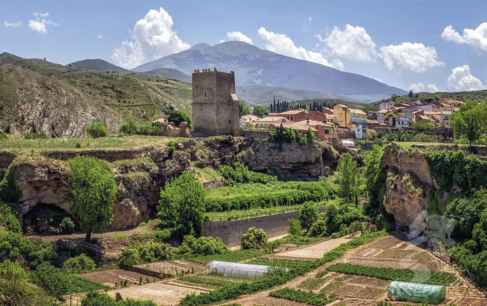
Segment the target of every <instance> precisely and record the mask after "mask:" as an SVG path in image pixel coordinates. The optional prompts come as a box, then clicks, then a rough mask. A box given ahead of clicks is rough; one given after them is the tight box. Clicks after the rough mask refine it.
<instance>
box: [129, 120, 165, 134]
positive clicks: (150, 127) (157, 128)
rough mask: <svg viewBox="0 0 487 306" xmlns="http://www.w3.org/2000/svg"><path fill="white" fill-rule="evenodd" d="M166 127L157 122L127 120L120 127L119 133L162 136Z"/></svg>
mask: <svg viewBox="0 0 487 306" xmlns="http://www.w3.org/2000/svg"><path fill="white" fill-rule="evenodd" d="M165 132H166V127H165V126H164V125H162V124H161V123H159V122H135V121H132V120H128V121H126V122H124V123H123V124H122V126H121V127H120V133H122V134H125V135H152V136H162V135H164V134H165Z"/></svg>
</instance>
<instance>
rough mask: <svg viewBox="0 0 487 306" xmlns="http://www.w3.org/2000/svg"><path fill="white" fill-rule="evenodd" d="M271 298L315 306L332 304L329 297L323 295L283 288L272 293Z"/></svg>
mask: <svg viewBox="0 0 487 306" xmlns="http://www.w3.org/2000/svg"><path fill="white" fill-rule="evenodd" d="M270 296H272V297H275V298H278V299H285V300H290V301H293V302H298V303H303V304H307V305H314V306H322V305H326V304H328V303H330V300H329V299H328V297H327V296H325V295H323V294H317V293H313V292H309V291H303V290H296V289H290V288H283V289H279V290H277V291H274V292H271V293H270Z"/></svg>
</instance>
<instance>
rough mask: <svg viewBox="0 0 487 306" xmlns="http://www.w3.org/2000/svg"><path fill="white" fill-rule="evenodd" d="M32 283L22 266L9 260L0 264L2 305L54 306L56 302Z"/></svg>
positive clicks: (0, 301) (0, 299) (0, 302)
mask: <svg viewBox="0 0 487 306" xmlns="http://www.w3.org/2000/svg"><path fill="white" fill-rule="evenodd" d="M30 281H31V280H30V277H29V274H28V273H27V272H26V271H25V270H24V269H23V268H22V266H21V265H20V264H18V263H16V262H12V261H8V260H7V261H4V262H2V263H0V305H8V306H10V305H11V306H17V305H19V306H20V305H22V306H38V305H54V301H52V300H51V299H50V298H49V297H48V296H47V294H46V293H45V292H44V291H43V290H41V289H40V288H38V287H36V286H34V285H33V284H32V283H31V282H30Z"/></svg>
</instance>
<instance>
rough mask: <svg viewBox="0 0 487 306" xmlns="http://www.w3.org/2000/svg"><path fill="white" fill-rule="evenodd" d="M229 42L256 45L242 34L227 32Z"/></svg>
mask: <svg viewBox="0 0 487 306" xmlns="http://www.w3.org/2000/svg"><path fill="white" fill-rule="evenodd" d="M227 38H228V40H235V41H243V42H245V43H248V44H251V45H252V44H254V42H253V41H252V39H251V38H250V37H248V36H247V35H245V34H244V33H242V32H227Z"/></svg>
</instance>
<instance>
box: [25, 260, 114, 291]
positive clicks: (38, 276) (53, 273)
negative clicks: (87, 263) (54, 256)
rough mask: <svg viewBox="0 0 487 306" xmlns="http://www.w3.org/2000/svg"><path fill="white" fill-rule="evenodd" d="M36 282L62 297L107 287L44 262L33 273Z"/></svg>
mask: <svg viewBox="0 0 487 306" xmlns="http://www.w3.org/2000/svg"><path fill="white" fill-rule="evenodd" d="M33 279H34V282H35V283H36V284H37V285H39V286H41V287H43V288H44V289H45V290H46V291H47V292H48V293H49V294H51V295H53V296H55V297H57V298H62V297H63V296H64V295H67V294H72V293H79V292H88V291H93V290H99V289H103V288H105V287H104V286H101V285H99V284H96V283H92V282H90V281H87V280H85V279H83V278H81V277H79V276H78V275H75V274H72V273H70V272H68V271H66V270H63V269H58V268H55V267H53V266H51V265H49V264H47V263H43V264H42V265H40V266H39V267H37V269H36V270H35V271H34V273H33Z"/></svg>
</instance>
